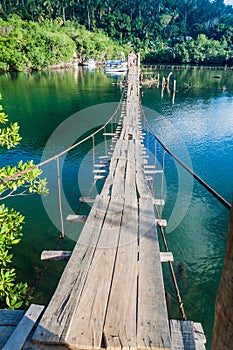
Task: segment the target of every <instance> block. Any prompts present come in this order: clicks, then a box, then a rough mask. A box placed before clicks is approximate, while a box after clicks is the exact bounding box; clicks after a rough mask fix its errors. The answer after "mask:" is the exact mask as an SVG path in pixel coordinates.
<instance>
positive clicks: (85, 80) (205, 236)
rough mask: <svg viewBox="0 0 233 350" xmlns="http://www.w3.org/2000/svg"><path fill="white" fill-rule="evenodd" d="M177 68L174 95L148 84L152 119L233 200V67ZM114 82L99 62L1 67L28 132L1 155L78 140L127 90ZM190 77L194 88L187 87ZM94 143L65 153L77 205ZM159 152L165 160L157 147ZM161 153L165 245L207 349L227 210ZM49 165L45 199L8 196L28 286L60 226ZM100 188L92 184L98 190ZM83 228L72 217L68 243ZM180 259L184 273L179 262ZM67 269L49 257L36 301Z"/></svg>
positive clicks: (10, 109)
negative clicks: (31, 69)
mask: <svg viewBox="0 0 233 350" xmlns="http://www.w3.org/2000/svg"><path fill="white" fill-rule="evenodd" d="M159 73H160V76H162V75H165V76H167V75H168V72H166V71H164V72H161V71H160V72H159ZM217 74H222V75H223V77H222V79H215V78H214V76H215V75H217ZM173 76H174V78H175V79H176V80H177V93H176V96H175V101H174V103H173V101H172V91H171V92H170V93H169V91H167V90H164V92H163V94H162V92H161V88H158V89H157V88H151V89H149V88H145V87H144V88H143V89H142V90H143V98H142V103H143V106H144V107H146V108H145V110H146V114H147V116H148V119H149V121H150V124H151V125H152V127H153V130H154V131H155V132H156V133H157V134H158V135H159V136H160V138H161V139H162V140H163V141H164V142H165V144H166V145H167V146H168V148H170V149H171V150H172V151H173V152H174V153H175V154H176V155H178V156H179V157H180V158H181V159H182V160H183V161H184V162H185V163H187V164H188V165H189V166H190V167H191V168H192V169H193V170H194V171H195V172H196V173H197V174H198V175H199V176H201V177H202V178H203V179H204V180H205V181H207V182H208V183H209V184H210V185H211V186H212V187H213V188H214V189H215V190H217V191H218V192H219V193H220V194H221V195H222V196H223V197H225V198H226V199H227V200H228V201H229V202H230V201H231V198H232V189H233V176H232V174H233V161H232V158H233V113H232V107H233V79H232V78H233V75H232V73H230V72H221V73H219V72H214V71H207V72H204V71H187V70H186V71H177V72H175V71H174V73H173ZM115 82H116V80H115V79H114V78H112V77H107V76H105V75H104V73H103V71H102V70H101V69H100V70H96V71H95V72H89V71H88V70H83V69H77V70H69V71H57V72H40V73H35V74H24V73H21V74H13V75H10V74H6V75H1V76H0V92H1V94H2V96H3V98H4V99H3V101H2V102H3V105H4V108H5V112H6V113H7V114H8V115H9V116H10V118H11V120H12V121H14V120H17V121H18V122H19V123H20V125H21V134H22V136H23V141H22V143H21V145H20V146H19V147H17V148H16V149H14V150H11V151H10V152H8V153H1V161H0V162H1V164H2V165H3V164H5V163H15V162H16V161H17V160H19V159H24V160H28V159H33V160H34V162H35V163H37V162H39V161H40V160H41V157H42V155H43V154H44V152H45V154H44V157H46V156H51V155H53V154H55V153H57V152H59V151H61V150H62V149H64V148H65V147H66V146H67V145H68V144H69V142H70V140H71V141H72V142H75V140H76V139H77V138H79V137H82V136H83V135H86V133H87V132H90V130H94V129H95V128H96V127H97V126H99V125H102V124H103V123H104V122H105V121H106V120H107V119H108V117H109V116H110V114H111V113H112V112H113V110H114V108H115V103H113V102H117V101H119V99H120V96H121V87H120V85H117V84H115ZM184 82H185V83H188V84H189V85H190V86H191V89H189V90H187V89H184V88H183V83H184ZM109 103H110V104H109ZM103 104H105V105H103ZM106 104H107V105H106ZM87 108H89V109H87ZM71 116H73V117H71ZM70 117H71V118H70ZM67 120H68V121H69V123H68V124H67ZM63 121H65V123H63V124H62V122H63ZM59 126H60V127H59ZM57 128H58V129H57ZM68 129H69V130H68ZM55 130H57V131H56V132H55V134H54V131H55ZM146 132H147V135H148V136H147V140H146V145H147V147H148V148H149V149H150V150H151V152H152V153H153V152H154V141H153V137H152V135H151V134H150V133H149V132H148V131H146ZM64 135H65V136H64ZM67 135H68V136H67ZM69 138H70V139H69ZM95 142H96V146H95V151H96V155H97V154H103V146H104V144H103V142H102V140H101V139H100V137H99V136H98V137H96V139H95ZM46 144H47V145H46ZM97 144H98V145H97ZM91 147H92V142H89V143H87V144H84V145H82V146H80V147H79V148H78V149H76V150H75V151H72V152H70V153H69V154H68V155H67V157H64V158H63V159H62V160H65V163H64V166H63V167H62V185H63V190H64V193H65V196H66V199H67V203H68V204H69V206H70V208H72V209H73V210H74V211H75V210H76V209H77V207H78V197H79V196H80V193H81V194H82V195H85V194H87V192H88V189H89V188H90V186H91V182H92V175H91V171H92V152H91ZM157 155H158V161H159V162H161V156H162V152H161V149H160V148H159V147H157ZM165 159H166V161H165V164H166V165H165V178H166V187H165V192H164V194H163V195H164V196H165V197H166V206H165V208H164V213H163V218H166V219H167V220H168V227H167V240H168V245H169V248H170V251H172V252H173V255H174V258H175V262H174V268H175V270H176V271H177V278H178V282H179V285H180V289H181V293H182V296H183V301H184V306H185V310H186V314H187V316H188V318H189V319H192V320H194V321H200V322H202V324H203V327H204V330H205V332H206V335H207V337H208V345H207V347H208V348H209V347H210V340H211V332H212V326H213V318H214V301H215V297H216V292H217V288H218V284H219V279H220V276H221V268H222V263H223V258H224V250H225V242H226V236H227V224H228V216H229V212H228V210H227V209H225V208H224V207H223V206H222V205H221V204H219V203H218V202H217V200H216V199H214V198H212V196H211V195H210V194H208V193H207V192H206V190H204V189H203V188H202V187H201V186H200V185H199V184H197V183H196V182H192V179H191V178H190V176H189V175H186V174H185V172H184V171H183V170H182V169H180V168H179V167H178V166H177V165H176V164H175V163H174V162H173V161H172V160H171V158H169V156H168V155H166V158H165ZM150 161H151V162H152V161H153V156H151V159H150ZM62 165H63V164H62ZM43 170H44V174H45V175H46V176H47V177H48V179H49V188H50V195H49V197H48V198H47V199H43V202H42V200H41V198H39V197H36V196H35V197H27V198H26V197H21V198H17V199H14V201H13V200H9V201H8V202H9V204H11V205H14V207H16V208H17V209H19V210H20V211H21V212H22V213H23V214H24V215H25V216H26V224H25V229H24V231H25V234H24V238H23V242H22V244H21V245H19V246H18V247H17V248H16V250H15V259H14V262H15V264H16V265H17V267H18V271H19V278H21V279H26V280H27V281H28V283H29V284H31V285H32V284H33V281H34V279H35V277H36V276H37V273H38V271H39V270H40V269H41V267H42V266H43V263H41V262H40V254H41V251H42V250H47V249H54V246H55V244H56V241H57V239H58V237H59V234H60V232H59V229H58V227H59V225H57V226H58V227H56V226H55V225H54V223H53V221H51V215H55V216H56V218H55V221H56V222H59V216H58V206H57V187H56V186H57V185H56V181H57V180H56V171H55V164H51V165H48V166H45V167H44V168H43ZM159 182H160V180H159V179H158V183H159ZM98 190H99V188H96V189H95V192H97V191H98ZM155 191H156V192H157V193H156V194H157V195H158V196H159V195H160V189H159V186H157V187H156V186H155ZM48 206H49V207H50V208H51V209H53V210H54V213H55V214H54V213H53V214H49V215H50V217H49V216H48V214H47V213H48ZM45 208H47V209H46V210H45ZM88 209H89V208H88V206H86V207H84V208H83V209H82V210H83V211H82V213H85V212H87V211H88ZM65 214H67V212H66V209H65ZM66 228H67V226H66ZM81 228H82V224H76V226H75V230H74V231H75V232H74V231H72V232H71V231H68V238H67V239H66V240H65V241H64V242H63V244H62V249H72V247H73V246H74V241H73V240H72V239H70V238H73V239H75V238H77V236H78V232H80V230H81ZM75 235H76V236H75ZM180 262H181V263H182V266H183V267H184V269H183V270H184V272H183V270H182V271H181V269H179V268H178V264H179V263H180ZM63 268H64V263H61V262H59V263H51V264H50V265H49V267H48V269H47V270H46V272H45V274H44V276H43V278H42V280H41V281H40V282H39V283H38V285H37V287H36V291H35V294H34V302H38V303H47V302H48V300H49V298H50V297H51V295H52V293H53V291H54V288H55V286H56V283H57V281H58V279H59V276H60V273H61V271H62V269H63ZM164 276H165V287H166V290H167V291H168V293H169V294H170V296H171V298H170V302H169V313H170V316H171V317H172V318H178V317H180V315H179V312H178V307H177V302H176V298H175V293H174V289H173V286H172V280H171V277H170V273H169V271H168V269H167V267H166V266H165V267H164Z"/></svg>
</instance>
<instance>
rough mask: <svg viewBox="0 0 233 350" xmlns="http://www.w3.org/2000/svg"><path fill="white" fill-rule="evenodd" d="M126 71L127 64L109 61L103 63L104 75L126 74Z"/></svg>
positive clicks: (119, 61)
mask: <svg viewBox="0 0 233 350" xmlns="http://www.w3.org/2000/svg"><path fill="white" fill-rule="evenodd" d="M127 69H128V64H127V62H123V61H121V60H111V61H107V62H105V67H104V71H105V73H126V72H127Z"/></svg>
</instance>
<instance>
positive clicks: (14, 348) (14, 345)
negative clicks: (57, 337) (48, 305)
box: [2, 304, 44, 350]
mask: <svg viewBox="0 0 233 350" xmlns="http://www.w3.org/2000/svg"><path fill="white" fill-rule="evenodd" d="M43 309H44V305H35V304H31V306H30V307H29V309H28V310H27V312H26V313H25V315H24V316H23V318H22V319H21V321H20V322H19V324H18V326H17V327H16V328H15V330H14V332H13V333H12V334H11V336H10V338H9V339H8V341H7V342H6V344H5V345H4V346H3V348H2V350H20V349H22V347H23V344H24V343H25V340H26V339H27V337H28V335H29V333H30V332H31V330H32V328H33V326H34V324H35V323H36V321H37V319H38V318H39V316H40V315H41V313H42V311H43Z"/></svg>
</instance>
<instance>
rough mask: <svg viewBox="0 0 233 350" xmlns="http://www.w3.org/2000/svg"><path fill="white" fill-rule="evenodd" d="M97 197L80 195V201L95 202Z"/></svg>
mask: <svg viewBox="0 0 233 350" xmlns="http://www.w3.org/2000/svg"><path fill="white" fill-rule="evenodd" d="M94 201H95V197H79V202H84V203H94Z"/></svg>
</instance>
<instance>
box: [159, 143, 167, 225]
mask: <svg viewBox="0 0 233 350" xmlns="http://www.w3.org/2000/svg"><path fill="white" fill-rule="evenodd" d="M165 155H166V151H165V150H163V160H162V171H163V172H162V181H161V192H160V199H161V200H162V199H163V196H164V178H165ZM162 214H163V206H162V205H161V206H160V219H162Z"/></svg>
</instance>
